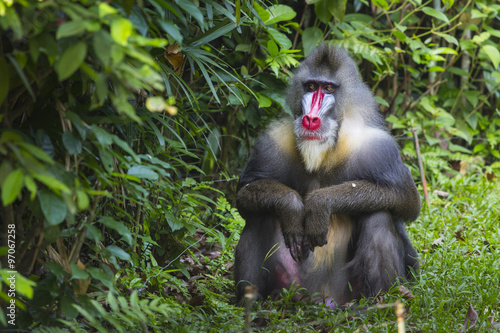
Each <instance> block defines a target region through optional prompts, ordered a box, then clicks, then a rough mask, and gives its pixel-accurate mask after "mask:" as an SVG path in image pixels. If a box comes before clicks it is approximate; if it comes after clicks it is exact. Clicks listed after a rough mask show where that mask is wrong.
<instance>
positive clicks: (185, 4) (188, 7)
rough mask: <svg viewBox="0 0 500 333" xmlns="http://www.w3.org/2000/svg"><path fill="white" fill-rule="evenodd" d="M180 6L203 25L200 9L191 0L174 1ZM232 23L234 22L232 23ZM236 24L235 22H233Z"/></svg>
mask: <svg viewBox="0 0 500 333" xmlns="http://www.w3.org/2000/svg"><path fill="white" fill-rule="evenodd" d="M175 2H176V3H177V5H179V7H180V8H182V9H183V10H184V11H185V12H186V13H188V14H189V15H191V16H192V17H193V18H194V19H195V20H196V21H198V24H199V25H200V26H203V23H204V22H203V21H204V17H203V14H202V13H201V11H200V9H199V8H198V7H197V6H196V5H195V3H194V2H193V1H192V0H177V1H175ZM233 24H234V23H233ZM234 25H236V24H234Z"/></svg>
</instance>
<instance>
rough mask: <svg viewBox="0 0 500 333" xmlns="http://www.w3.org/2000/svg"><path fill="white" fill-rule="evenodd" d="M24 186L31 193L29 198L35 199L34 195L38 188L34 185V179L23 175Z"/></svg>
mask: <svg viewBox="0 0 500 333" xmlns="http://www.w3.org/2000/svg"><path fill="white" fill-rule="evenodd" d="M24 186H26V188H27V189H28V190H29V191H30V193H31V194H30V200H33V199H35V197H36V195H37V189H38V187H37V186H36V183H35V180H34V179H33V178H32V177H31V176H29V175H26V176H24Z"/></svg>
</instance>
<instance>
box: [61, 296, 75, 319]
mask: <svg viewBox="0 0 500 333" xmlns="http://www.w3.org/2000/svg"><path fill="white" fill-rule="evenodd" d="M76 304H77V303H76V300H75V299H74V298H73V297H71V296H70V295H64V296H63V297H61V303H60V306H61V310H62V312H63V313H64V316H65V317H66V318H67V319H68V320H71V319H73V318H75V317H76V316H78V314H79V312H78V309H77V308H75V307H74V305H76Z"/></svg>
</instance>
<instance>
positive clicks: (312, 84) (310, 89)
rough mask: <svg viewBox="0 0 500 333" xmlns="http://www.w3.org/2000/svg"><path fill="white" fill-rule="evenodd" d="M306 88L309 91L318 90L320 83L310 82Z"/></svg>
mask: <svg viewBox="0 0 500 333" xmlns="http://www.w3.org/2000/svg"><path fill="white" fill-rule="evenodd" d="M306 90H307V91H309V92H312V91H316V90H318V85H317V84H316V83H314V82H309V83H307V84H306Z"/></svg>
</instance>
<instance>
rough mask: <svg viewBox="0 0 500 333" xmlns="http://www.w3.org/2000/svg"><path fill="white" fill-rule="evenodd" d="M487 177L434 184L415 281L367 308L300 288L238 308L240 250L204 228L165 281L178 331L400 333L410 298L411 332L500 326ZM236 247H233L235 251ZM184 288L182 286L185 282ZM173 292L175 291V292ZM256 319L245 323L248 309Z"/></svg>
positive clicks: (494, 195) (414, 232)
mask: <svg viewBox="0 0 500 333" xmlns="http://www.w3.org/2000/svg"><path fill="white" fill-rule="evenodd" d="M498 185H499V184H498V182H497V181H496V180H487V179H486V178H485V177H482V176H470V177H456V178H454V179H451V180H450V181H449V182H447V183H445V184H443V185H441V186H436V187H432V186H430V207H427V206H425V204H424V206H425V207H424V208H423V209H422V213H421V216H420V217H419V219H418V220H417V221H416V222H413V223H411V224H410V225H409V226H408V233H409V235H410V238H411V239H412V242H413V244H414V246H415V248H416V250H417V252H418V253H419V254H420V260H421V265H422V267H421V270H420V273H419V274H418V275H417V277H416V279H415V280H414V281H410V282H405V283H404V285H401V286H395V287H394V288H393V289H392V290H391V291H389V292H388V293H386V294H384V295H382V296H380V297H378V298H377V299H376V300H371V302H365V301H362V302H361V303H362V304H363V303H365V304H367V305H366V306H364V307H362V308H363V311H357V310H354V309H346V310H342V311H341V310H337V311H332V310H331V309H329V308H328V307H326V306H324V305H317V304H310V303H301V302H295V301H293V300H292V296H293V294H294V293H295V292H296V290H292V291H290V292H288V293H285V294H284V295H283V297H282V299H280V300H278V301H265V302H256V303H254V305H253V307H252V308H251V310H250V311H248V310H245V309H243V308H239V307H236V306H234V296H233V292H234V283H233V281H232V268H233V263H232V259H233V258H232V255H233V254H232V252H231V251H227V252H224V251H223V250H222V248H223V246H221V244H219V243H211V242H210V241H207V240H205V239H203V237H202V236H203V233H202V231H201V230H199V232H198V233H197V239H199V240H200V241H199V242H198V246H197V247H196V248H195V249H191V251H190V253H189V254H185V255H184V256H183V257H182V261H183V262H185V263H188V264H189V265H188V272H189V276H190V277H189V278H186V276H185V275H184V274H182V273H181V272H176V273H173V274H174V275H175V276H176V279H178V280H175V281H169V282H167V283H165V284H164V286H167V285H168V286H169V287H166V289H165V292H166V293H165V295H166V297H167V298H169V299H171V300H173V301H175V304H176V305H175V306H176V307H177V310H178V311H177V314H178V315H177V316H172V317H170V318H169V324H170V325H171V328H172V330H174V331H193V330H201V331H224V332H227V331H241V330H242V329H243V328H244V327H250V328H252V329H254V330H262V331H272V332H276V331H283V332H293V331H297V332H298V331H302V330H303V329H308V331H309V330H310V331H318V332H322V331H332V332H359V331H369V332H379V331H380V332H396V331H397V320H398V317H397V316H396V311H395V309H396V305H397V304H398V302H402V304H403V305H404V309H405V315H404V316H403V318H404V319H405V322H406V331H408V332H443V331H451V332H459V331H460V332H467V331H472V332H485V331H492V332H493V331H498V330H500V323H499V322H500V298H499V296H498V290H499V287H500V273H499V272H500V260H498V258H500V227H499V225H500V224H499V222H500V189H499V186H498ZM235 243H236V239H235V241H234V243H232V244H225V247H226V248H227V247H229V248H233V247H234V245H235ZM180 286H182V287H180ZM167 295H168V296H167ZM246 311H247V314H248V315H249V316H250V321H249V322H250V324H245V321H244V317H245V312H246Z"/></svg>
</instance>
